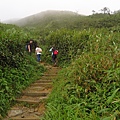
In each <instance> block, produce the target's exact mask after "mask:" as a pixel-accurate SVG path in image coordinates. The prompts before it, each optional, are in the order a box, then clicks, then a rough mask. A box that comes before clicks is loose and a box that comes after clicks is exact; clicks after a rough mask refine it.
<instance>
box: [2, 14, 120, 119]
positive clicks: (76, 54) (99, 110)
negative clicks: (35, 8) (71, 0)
mask: <svg viewBox="0 0 120 120" xmlns="http://www.w3.org/2000/svg"><path fill="white" fill-rule="evenodd" d="M63 13H64V12H63ZM51 14H52V13H49V15H48V14H47V15H46V16H44V17H43V16H42V17H40V19H37V18H36V19H34V22H32V20H30V18H29V17H28V18H26V20H25V19H24V21H27V20H28V19H29V20H30V23H29V22H28V21H27V22H26V23H27V24H24V25H23V26H22V27H21V28H19V27H16V26H13V25H2V24H1V26H0V27H1V28H0V31H1V33H2V34H1V36H0V44H1V48H0V59H1V64H0V67H1V69H0V74H1V76H2V77H1V78H0V83H1V85H2V86H1V91H0V92H1V93H2V95H1V96H0V97H1V98H0V100H2V102H1V103H0V112H1V113H3V114H2V115H4V114H5V113H6V112H7V110H8V109H7V108H9V107H10V105H12V102H13V101H14V99H15V97H17V96H18V95H19V93H20V91H21V90H22V89H24V88H25V87H26V86H28V85H29V84H30V83H31V82H32V81H34V80H35V78H34V77H33V76H36V75H37V73H38V72H37V71H38V70H39V71H44V68H43V66H38V64H36V62H35V58H34V56H29V55H27V54H26V52H25V51H24V47H23V46H24V43H25V41H27V40H28V39H29V38H31V37H32V38H35V39H36V40H37V42H38V43H39V44H40V46H41V47H42V49H43V54H42V60H43V61H45V62H48V63H50V62H51V61H50V60H51V55H50V54H51V53H50V52H49V48H51V46H52V45H55V46H56V48H57V49H58V50H59V55H58V65H59V66H61V67H62V70H61V71H60V73H59V74H58V77H57V79H56V80H55V82H54V89H53V91H52V94H51V95H50V97H49V99H48V101H47V105H46V107H47V112H46V113H45V116H44V117H43V120H118V119H120V104H119V103H120V43H119V42H120V38H119V36H120V14H119V12H117V13H115V14H111V15H109V14H105V13H104V14H93V15H91V16H80V15H78V14H75V13H74V14H73V13H72V14H71V13H69V14H68V13H67V14H66V13H65V14H62V13H61V14H53V15H52V16H51ZM35 20H36V21H35ZM19 22H20V21H19ZM31 35H32V36H31ZM11 43H12V44H11ZM13 91H14V92H13ZM6 103H10V104H9V105H8V106H6Z"/></svg>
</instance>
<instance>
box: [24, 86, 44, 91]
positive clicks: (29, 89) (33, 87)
mask: <svg viewBox="0 0 120 120" xmlns="http://www.w3.org/2000/svg"><path fill="white" fill-rule="evenodd" d="M44 89H45V87H40V86H32V87H28V88H27V89H26V90H25V91H36V90H37V91H38V90H39V91H41V90H44Z"/></svg>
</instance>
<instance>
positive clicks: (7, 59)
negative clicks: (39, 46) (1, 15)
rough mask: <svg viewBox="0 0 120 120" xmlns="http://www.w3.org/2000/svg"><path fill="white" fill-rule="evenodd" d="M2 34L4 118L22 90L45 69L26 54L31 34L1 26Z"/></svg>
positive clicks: (1, 105) (0, 74)
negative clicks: (26, 42)
mask: <svg viewBox="0 0 120 120" xmlns="http://www.w3.org/2000/svg"><path fill="white" fill-rule="evenodd" d="M0 33H1V35H0V46H1V47H0V114H1V115H2V116H4V115H5V114H6V112H7V111H8V110H9V108H10V106H11V105H13V104H14V100H15V98H16V97H18V96H19V95H20V93H21V90H23V89H24V88H25V87H26V86H28V85H29V84H30V83H31V82H33V81H34V80H36V79H38V77H40V75H41V74H40V73H42V72H44V67H43V66H41V65H38V64H37V62H36V60H35V58H34V57H32V56H29V55H27V54H26V51H25V47H24V46H25V41H26V40H27V39H29V37H30V36H29V34H27V33H25V32H24V31H22V29H20V28H18V27H16V26H13V25H5V24H0ZM38 74H39V76H38Z"/></svg>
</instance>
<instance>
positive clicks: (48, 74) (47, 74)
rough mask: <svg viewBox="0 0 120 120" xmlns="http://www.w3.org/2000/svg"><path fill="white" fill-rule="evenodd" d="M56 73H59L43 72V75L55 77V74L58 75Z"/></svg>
mask: <svg viewBox="0 0 120 120" xmlns="http://www.w3.org/2000/svg"><path fill="white" fill-rule="evenodd" d="M56 75H57V74H53V73H52V74H50V73H45V74H43V76H47V77H48V76H49V77H53V76H56Z"/></svg>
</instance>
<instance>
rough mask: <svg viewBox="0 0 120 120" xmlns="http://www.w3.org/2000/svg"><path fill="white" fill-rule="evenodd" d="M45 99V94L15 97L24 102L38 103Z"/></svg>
mask: <svg viewBox="0 0 120 120" xmlns="http://www.w3.org/2000/svg"><path fill="white" fill-rule="evenodd" d="M45 99H47V96H42V97H31V96H22V97H21V98H18V99H16V101H17V102H25V103H28V104H39V103H40V102H42V101H43V100H45Z"/></svg>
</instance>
